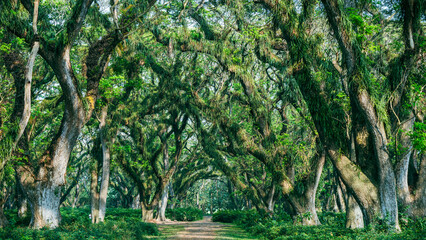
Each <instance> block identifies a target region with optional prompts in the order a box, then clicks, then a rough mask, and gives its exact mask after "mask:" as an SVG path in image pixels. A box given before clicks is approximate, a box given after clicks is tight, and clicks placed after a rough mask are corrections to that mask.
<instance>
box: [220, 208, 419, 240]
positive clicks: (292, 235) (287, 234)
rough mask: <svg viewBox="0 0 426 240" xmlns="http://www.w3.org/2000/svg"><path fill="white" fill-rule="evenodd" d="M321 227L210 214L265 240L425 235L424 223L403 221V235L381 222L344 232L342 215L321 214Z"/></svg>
mask: <svg viewBox="0 0 426 240" xmlns="http://www.w3.org/2000/svg"><path fill="white" fill-rule="evenodd" d="M318 217H319V218H320V221H321V222H322V223H323V224H322V225H321V226H300V225H295V224H294V223H293V220H292V219H291V218H290V217H289V216H288V215H286V214H285V213H283V214H276V215H274V216H273V217H269V216H267V215H261V214H259V213H257V212H255V211H236V210H223V211H218V212H217V213H215V214H213V221H216V222H224V223H236V224H238V225H240V226H241V227H243V228H244V229H247V230H248V231H249V232H251V233H252V234H254V235H256V236H258V237H261V238H265V239H300V240H311V239H312V240H313V239H348V240H349V239H422V238H423V236H424V234H426V229H425V224H426V221H425V220H426V219H424V218H419V219H416V220H412V219H406V221H407V222H406V224H404V225H403V233H388V232H386V227H385V226H384V225H383V222H375V223H374V224H372V225H370V226H369V227H368V228H367V229H363V230H351V229H345V214H344V213H332V212H324V213H320V214H319V215H318Z"/></svg>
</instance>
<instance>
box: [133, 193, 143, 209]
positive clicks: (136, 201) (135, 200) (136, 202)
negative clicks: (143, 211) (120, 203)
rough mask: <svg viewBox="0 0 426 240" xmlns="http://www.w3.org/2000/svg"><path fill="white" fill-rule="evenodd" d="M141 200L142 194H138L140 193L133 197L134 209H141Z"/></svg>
mask: <svg viewBox="0 0 426 240" xmlns="http://www.w3.org/2000/svg"><path fill="white" fill-rule="evenodd" d="M140 203H141V202H140V195H139V194H138V195H136V197H134V198H133V201H132V209H139V208H141V206H140V205H141V204H140Z"/></svg>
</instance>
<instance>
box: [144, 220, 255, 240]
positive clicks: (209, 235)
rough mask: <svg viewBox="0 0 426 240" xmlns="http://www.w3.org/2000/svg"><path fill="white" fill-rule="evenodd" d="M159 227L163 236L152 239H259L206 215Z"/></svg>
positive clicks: (160, 224)
mask: <svg viewBox="0 0 426 240" xmlns="http://www.w3.org/2000/svg"><path fill="white" fill-rule="evenodd" d="M158 227H159V229H160V231H161V233H162V236H160V237H156V238H151V239H175V240H180V239H201V240H202V239H257V238H254V237H251V236H250V235H249V234H248V233H246V232H244V231H243V230H242V229H240V228H238V227H236V226H235V225H232V224H224V223H216V222H212V221H211V217H209V216H205V217H204V219H203V220H201V221H195V222H176V221H173V222H165V223H159V224H158Z"/></svg>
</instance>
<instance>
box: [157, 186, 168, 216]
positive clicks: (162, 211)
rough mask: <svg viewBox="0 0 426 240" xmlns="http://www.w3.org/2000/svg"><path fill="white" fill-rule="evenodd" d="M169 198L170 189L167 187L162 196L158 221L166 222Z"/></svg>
mask: <svg viewBox="0 0 426 240" xmlns="http://www.w3.org/2000/svg"><path fill="white" fill-rule="evenodd" d="M168 198H169V188H168V187H166V188H165V189H164V190H163V194H162V196H161V201H160V204H159V207H158V217H157V219H158V220H160V221H163V222H164V221H166V208H167V200H168Z"/></svg>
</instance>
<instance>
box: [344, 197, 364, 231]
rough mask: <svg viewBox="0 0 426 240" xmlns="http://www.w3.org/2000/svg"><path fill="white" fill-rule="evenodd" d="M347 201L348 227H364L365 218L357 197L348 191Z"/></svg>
mask: <svg viewBox="0 0 426 240" xmlns="http://www.w3.org/2000/svg"><path fill="white" fill-rule="evenodd" d="M347 196H348V197H347V201H346V228H350V229H357V228H364V218H363V214H362V211H361V208H360V207H359V204H358V203H357V202H356V200H355V198H354V197H353V196H352V195H351V194H350V193H348V195H347Z"/></svg>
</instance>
